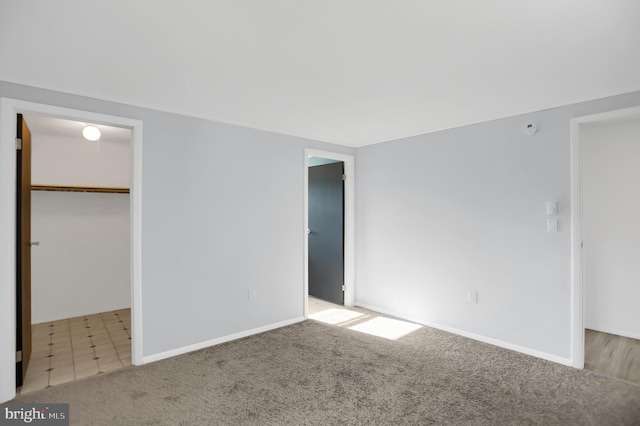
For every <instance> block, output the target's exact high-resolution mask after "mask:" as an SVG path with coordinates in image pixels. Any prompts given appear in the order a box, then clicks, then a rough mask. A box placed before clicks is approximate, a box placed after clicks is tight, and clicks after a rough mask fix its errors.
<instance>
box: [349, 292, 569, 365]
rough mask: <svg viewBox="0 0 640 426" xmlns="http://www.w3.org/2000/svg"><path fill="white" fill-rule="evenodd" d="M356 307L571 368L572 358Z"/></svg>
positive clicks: (385, 310) (391, 312)
mask: <svg viewBox="0 0 640 426" xmlns="http://www.w3.org/2000/svg"><path fill="white" fill-rule="evenodd" d="M356 306H360V307H362V308H365V309H369V310H370V311H375V312H379V313H381V314H385V315H389V316H393V317H396V318H400V319H404V320H407V321H411V322H415V323H416V324H421V325H426V326H427V327H431V328H436V329H438V330H442V331H446V332H449V333H452V334H457V335H459V336H463V337H468V338H469V339H473V340H478V341H480V342H484V343H489V344H490V345H494V346H499V347H501V348H505V349H510V350H512V351H516V352H520V353H523V354H526V355H531V356H534V357H536V358H541V359H546V360H547V361H552V362H556V363H558V364H563V365H568V366H571V358H564V357H561V356H558V355H553V354H550V353H547V352H542V351H538V350H535V349H531V348H527V347H525V346H520V345H514V344H513V343H509V342H505V341H502V340H498V339H494V338H492V337H487V336H483V335H481V334H476V333H471V332H468V331H464V330H459V329H457V328H453V327H448V326H445V325H440V324H436V323H432V322H429V321H424V320H422V319H420V318H415V317H412V316H409V315H403V314H400V313H398V312H393V311H390V310H388V309H383V308H379V307H377V306H372V305H368V304H366V303H359V302H356Z"/></svg>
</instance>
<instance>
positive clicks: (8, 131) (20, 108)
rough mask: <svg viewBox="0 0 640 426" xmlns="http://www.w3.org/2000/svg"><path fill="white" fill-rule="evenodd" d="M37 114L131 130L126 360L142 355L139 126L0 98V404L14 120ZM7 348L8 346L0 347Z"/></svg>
mask: <svg viewBox="0 0 640 426" xmlns="http://www.w3.org/2000/svg"><path fill="white" fill-rule="evenodd" d="M17 114H38V115H45V116H51V117H57V118H63V119H68V120H75V121H85V122H90V123H94V124H105V125H109V126H116V127H125V128H129V129H131V188H130V206H131V207H130V209H131V210H130V239H131V355H132V358H131V360H132V364H133V365H141V364H142V363H143V359H142V354H143V347H142V309H141V307H142V273H141V272H142V271H141V263H142V262H141V260H142V250H141V248H142V246H141V242H142V229H141V223H142V124H143V123H142V121H141V120H135V119H131V118H125V117H117V116H112V115H106V114H100V113H95V112H89V111H81V110H75V109H69V108H63V107H58V106H54V105H47V104H40V103H34V102H27V101H22V100H17V99H10V98H0V200H1V201H2V202H1V203H0V342H3V344H2V345H0V401H7V400H10V399H12V398H14V397H15V391H16V389H15V380H16V377H15V374H16V373H15V353H16V347H15V345H16V288H15V279H16V265H15V259H16V253H15V250H16V249H15V247H16V242H15V240H16V235H15V227H16V218H15V211H16V187H15V185H16V149H15V135H16V115H17ZM5 342H9V344H5Z"/></svg>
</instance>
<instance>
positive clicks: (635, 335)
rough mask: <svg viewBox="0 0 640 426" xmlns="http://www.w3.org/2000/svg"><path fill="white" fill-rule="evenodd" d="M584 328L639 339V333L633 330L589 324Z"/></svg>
mask: <svg viewBox="0 0 640 426" xmlns="http://www.w3.org/2000/svg"><path fill="white" fill-rule="evenodd" d="M584 328H588V329H589V330H594V331H600V332H602V333H608V334H615V335H616V336H623V337H629V338H631V339H636V340H640V334H638V333H634V332H633V331H627V330H620V329H617V328H609V327H598V326H592V325H591V324H588V325H586V326H585V327H584Z"/></svg>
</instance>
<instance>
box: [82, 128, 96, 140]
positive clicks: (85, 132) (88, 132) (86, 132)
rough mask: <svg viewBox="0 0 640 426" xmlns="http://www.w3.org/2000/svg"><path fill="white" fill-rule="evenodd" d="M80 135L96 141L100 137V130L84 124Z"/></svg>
mask: <svg viewBox="0 0 640 426" xmlns="http://www.w3.org/2000/svg"><path fill="white" fill-rule="evenodd" d="M82 136H84V138H85V139H86V140H88V141H97V140H98V139H100V130H99V129H98V128H97V127H95V126H86V127H85V128H84V129H82Z"/></svg>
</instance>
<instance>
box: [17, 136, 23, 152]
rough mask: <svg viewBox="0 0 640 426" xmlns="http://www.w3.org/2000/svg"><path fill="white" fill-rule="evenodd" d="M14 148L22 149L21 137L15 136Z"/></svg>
mask: <svg viewBox="0 0 640 426" xmlns="http://www.w3.org/2000/svg"><path fill="white" fill-rule="evenodd" d="M16 149H17V150H18V151H19V150H21V149H22V139H20V138H16Z"/></svg>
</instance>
